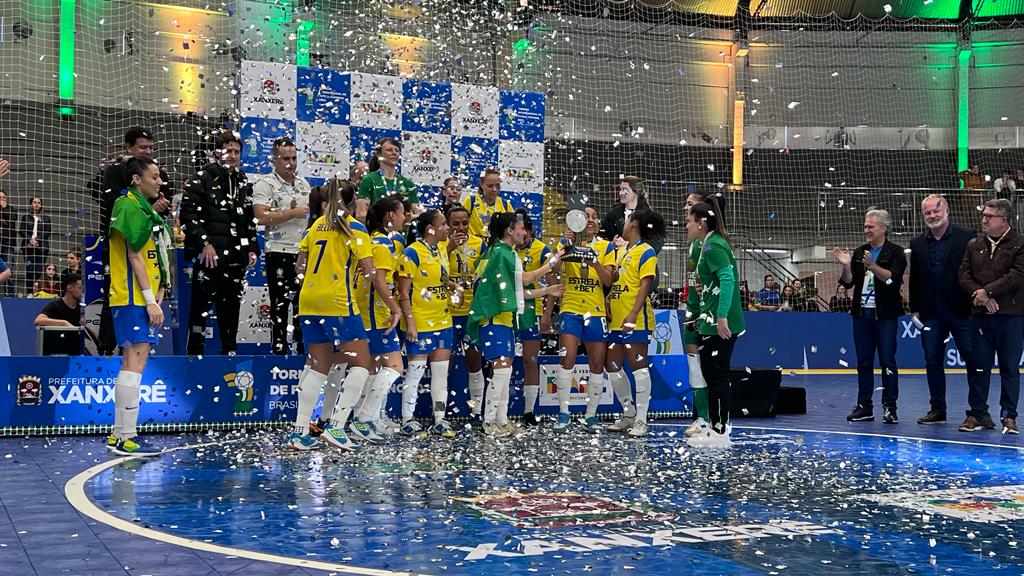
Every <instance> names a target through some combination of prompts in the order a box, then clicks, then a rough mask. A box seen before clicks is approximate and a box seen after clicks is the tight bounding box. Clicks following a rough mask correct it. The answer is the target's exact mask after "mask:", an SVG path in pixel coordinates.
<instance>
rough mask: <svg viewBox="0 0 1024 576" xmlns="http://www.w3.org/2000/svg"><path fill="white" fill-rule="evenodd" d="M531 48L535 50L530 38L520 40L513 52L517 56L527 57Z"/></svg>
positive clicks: (514, 45) (513, 47)
mask: <svg viewBox="0 0 1024 576" xmlns="http://www.w3.org/2000/svg"><path fill="white" fill-rule="evenodd" d="M530 48H533V42H530V40H529V39H528V38H520V39H519V40H516V43H515V44H513V45H512V51H513V52H515V55H516V56H523V55H525V54H526V53H527V52H529V50H530Z"/></svg>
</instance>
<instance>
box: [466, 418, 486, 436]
mask: <svg viewBox="0 0 1024 576" xmlns="http://www.w3.org/2000/svg"><path fill="white" fill-rule="evenodd" d="M469 428H470V430H473V431H474V432H483V430H484V421H483V420H482V419H481V418H480V415H479V414H473V415H472V416H470V417H469Z"/></svg>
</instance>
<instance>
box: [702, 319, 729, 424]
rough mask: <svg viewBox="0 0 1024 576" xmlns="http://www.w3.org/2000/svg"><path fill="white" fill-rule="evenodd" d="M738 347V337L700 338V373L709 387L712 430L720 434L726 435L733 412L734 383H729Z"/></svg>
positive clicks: (709, 410) (709, 412) (709, 414)
mask: <svg viewBox="0 0 1024 576" xmlns="http://www.w3.org/2000/svg"><path fill="white" fill-rule="evenodd" d="M735 347H736V335H735V334H733V336H732V338H729V339H728V340H723V339H722V337H721V336H718V335H715V336H706V335H703V334H702V335H701V337H700V372H701V374H702V375H703V376H704V381H705V382H707V385H708V417H709V419H710V420H711V428H712V429H713V430H714V431H715V432H718V433H719V434H723V433H725V425H726V424H728V423H729V412H730V411H731V410H732V383H731V382H730V381H729V364H730V363H731V361H732V351H733V349H734V348H735Z"/></svg>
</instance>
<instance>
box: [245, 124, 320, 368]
mask: <svg viewBox="0 0 1024 576" xmlns="http://www.w3.org/2000/svg"><path fill="white" fill-rule="evenodd" d="M271 162H272V163H273V166H274V170H273V171H272V172H271V173H270V174H267V175H266V176H264V177H262V178H260V179H259V180H258V181H257V182H256V183H255V184H253V187H252V208H253V213H254V214H255V216H256V222H257V223H258V224H261V225H263V226H264V227H265V228H266V229H265V232H264V238H265V240H266V244H265V245H264V254H263V257H264V263H265V268H266V272H267V291H268V292H269V295H270V322H271V344H272V347H271V351H272V352H273V353H274V354H288V352H289V350H290V348H289V346H288V306H289V304H290V305H291V307H292V315H293V316H292V326H293V332H292V339H293V340H294V341H295V342H296V343H297V344H298V345H299V348H300V351H301V346H302V331H301V328H300V327H299V317H298V313H299V289H300V288H301V287H302V280H301V279H300V278H299V276H298V275H297V274H295V260H296V258H297V257H298V254H299V241H300V240H302V236H303V234H304V233H305V232H306V219H307V218H309V192H310V188H309V182H306V179H305V178H303V177H302V176H298V175H296V173H295V171H296V169H297V167H298V162H299V158H298V151H297V150H296V148H295V142H292V140H291V139H289V138H278V139H277V140H275V141H274V146H273V153H272V156H271Z"/></svg>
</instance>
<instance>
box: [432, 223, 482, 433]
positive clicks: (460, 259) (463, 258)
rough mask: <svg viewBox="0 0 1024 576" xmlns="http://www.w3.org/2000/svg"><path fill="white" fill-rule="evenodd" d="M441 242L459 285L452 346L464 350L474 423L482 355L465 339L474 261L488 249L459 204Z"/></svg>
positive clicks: (479, 401) (454, 296) (478, 407)
mask: <svg viewBox="0 0 1024 576" xmlns="http://www.w3.org/2000/svg"><path fill="white" fill-rule="evenodd" d="M442 244H443V246H442V251H444V252H446V253H447V254H448V270H449V274H450V275H451V278H452V280H453V281H454V282H455V284H456V286H458V289H457V290H456V291H455V293H454V294H452V303H451V310H452V328H453V329H454V337H455V346H456V347H458V346H462V347H463V350H465V354H464V355H465V357H466V371H467V372H469V410H470V416H471V417H472V418H473V420H474V422H476V421H477V420H478V419H479V417H480V410H481V409H482V408H483V397H484V372H483V356H482V355H481V354H480V349H479V348H477V347H476V346H474V345H473V343H472V342H470V341H469V340H468V339H467V338H466V320H467V319H468V318H469V310H470V309H471V308H472V306H473V284H474V283H475V282H476V264H477V260H478V259H479V258H480V257H481V256H483V253H484V252H485V251H486V250H487V244H486V243H485V242H484V241H483V240H482V239H481V238H480V237H479V236H474V235H471V234H470V233H469V211H468V210H466V208H465V207H464V206H461V205H458V204H456V205H454V206H451V207H450V208H449V210H448V239H447V240H445V241H444V242H442Z"/></svg>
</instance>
